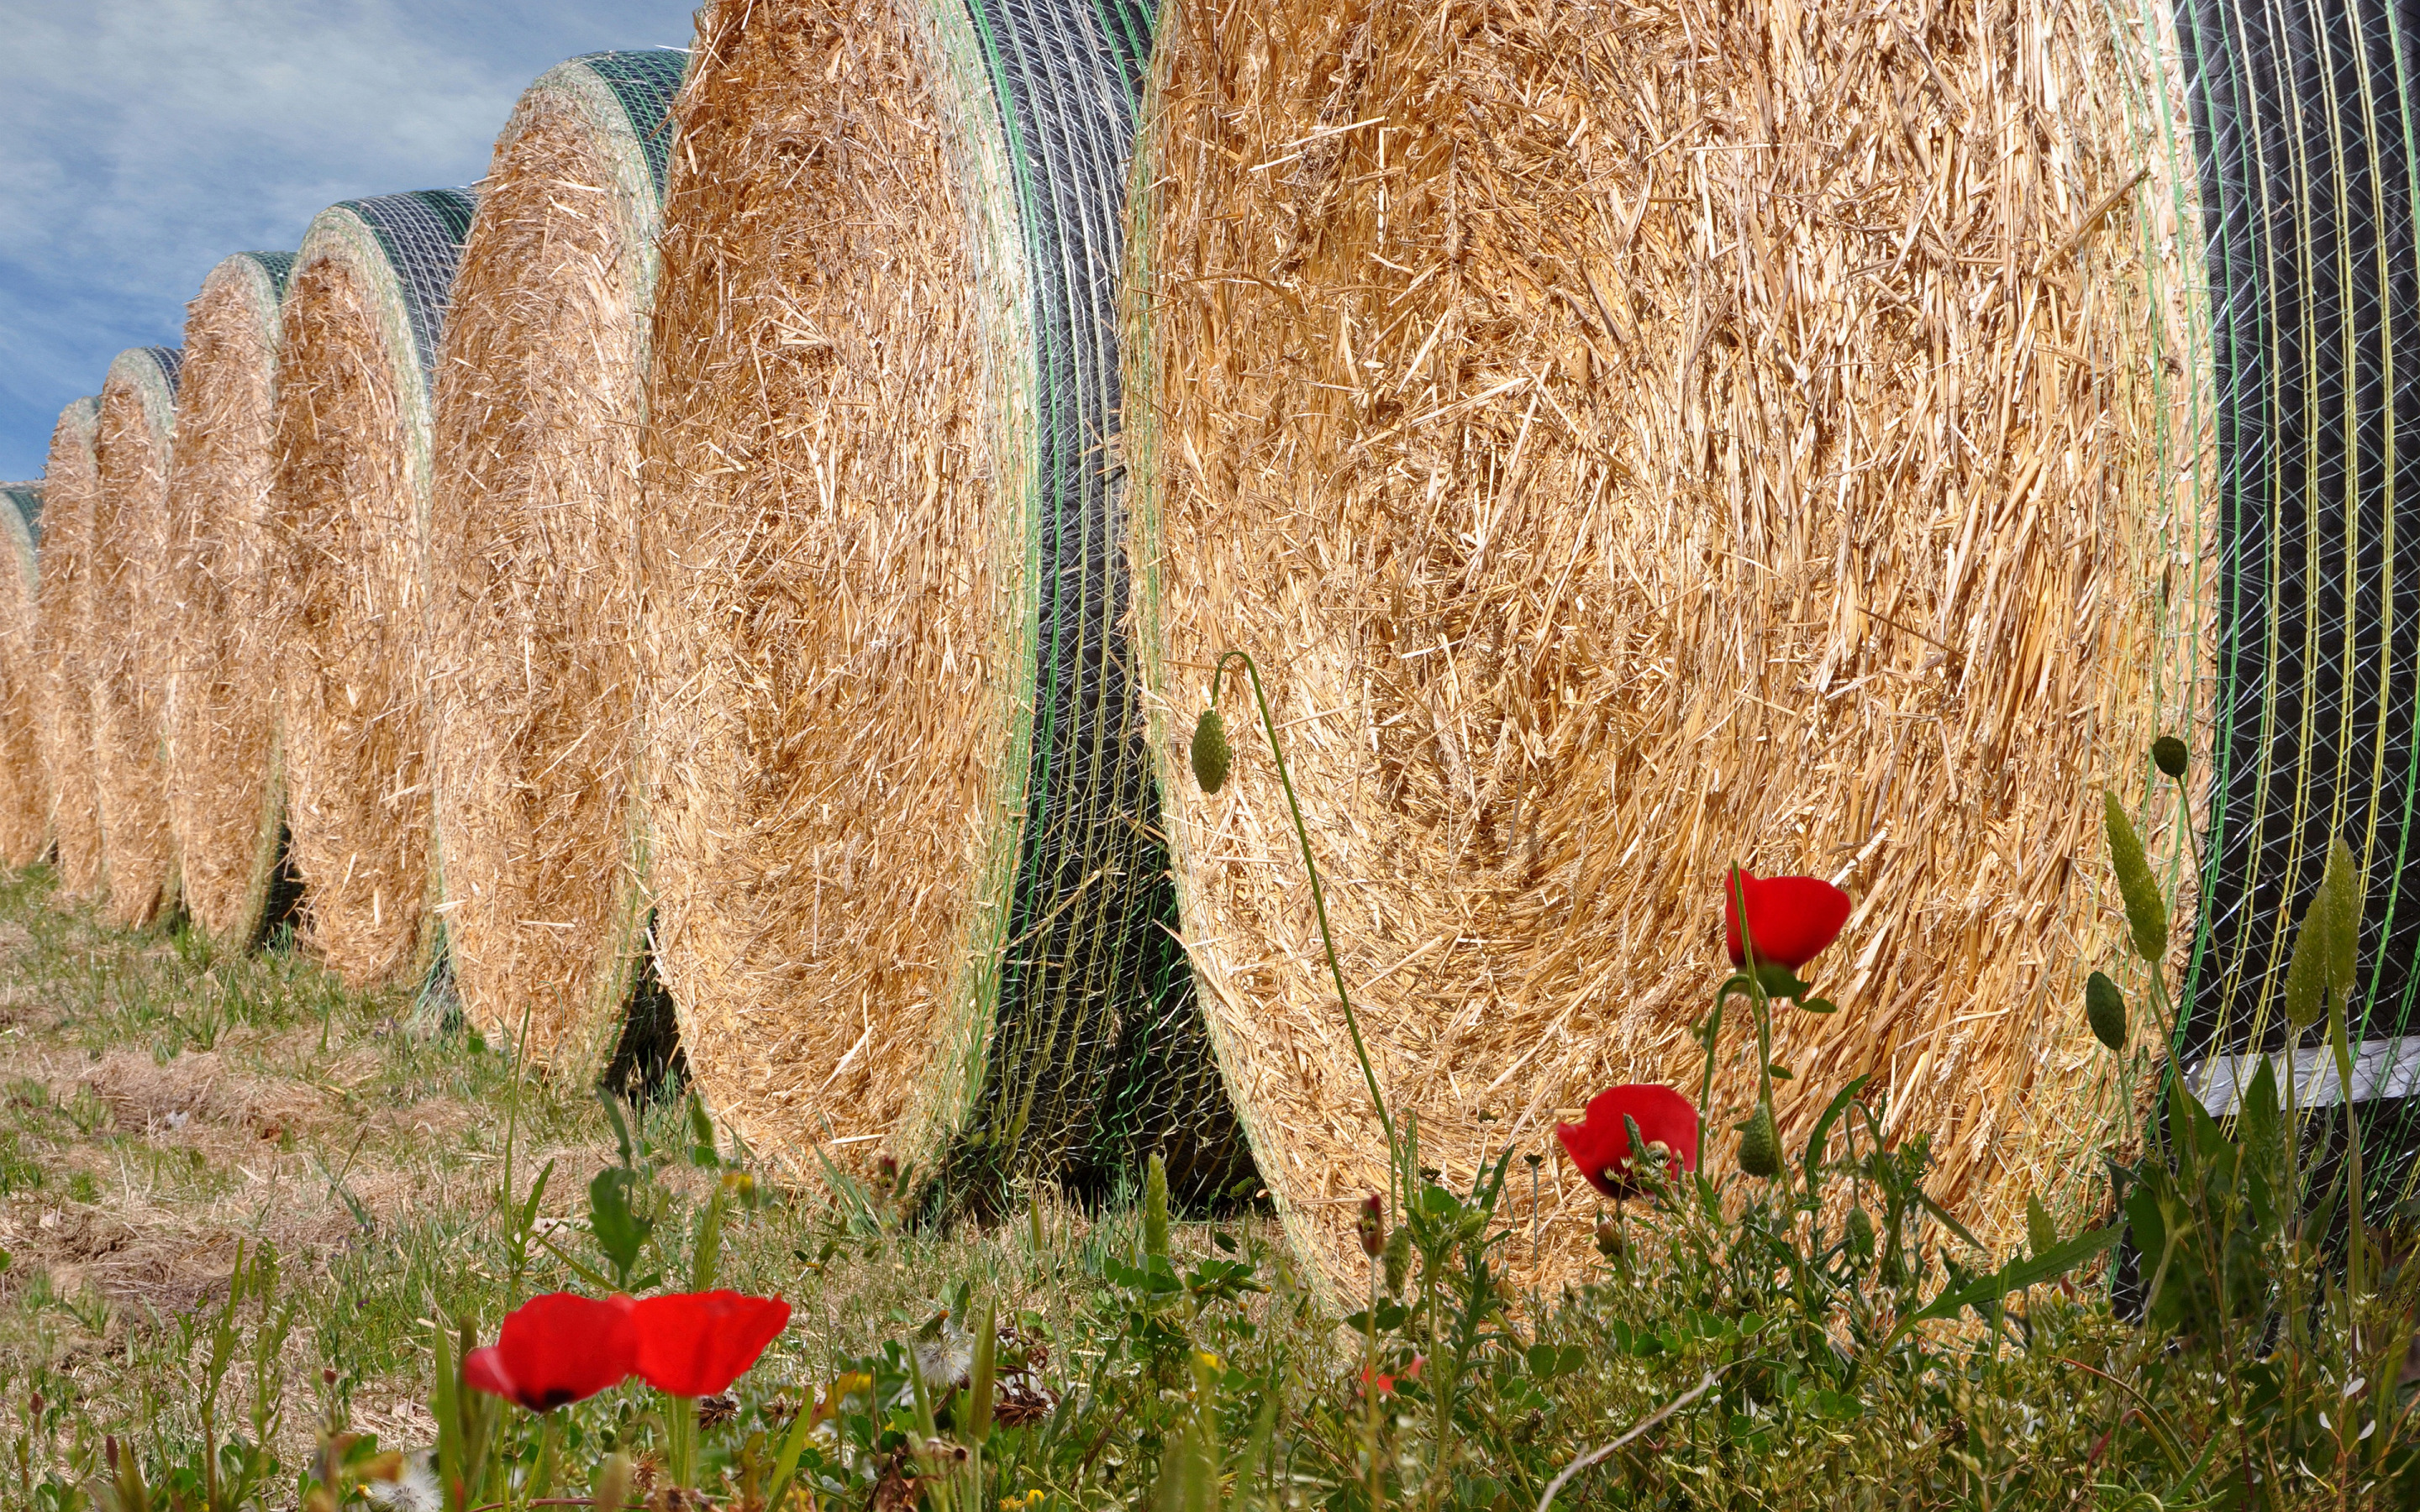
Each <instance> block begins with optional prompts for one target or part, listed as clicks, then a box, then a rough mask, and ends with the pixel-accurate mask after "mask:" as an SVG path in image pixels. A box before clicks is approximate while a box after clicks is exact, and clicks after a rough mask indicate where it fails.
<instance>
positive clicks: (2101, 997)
mask: <svg viewBox="0 0 2420 1512" xmlns="http://www.w3.org/2000/svg"><path fill="white" fill-rule="evenodd" d="M2084 1021H2085V1022H2086V1024H2089V1025H2091V1026H2092V1037H2093V1038H2094V1039H2096V1040H2098V1041H2101V1042H2102V1044H2105V1045H2107V1046H2108V1047H2109V1048H2110V1049H2112V1050H2123V1049H2125V1048H2126V998H2125V995H2123V994H2121V993H2119V992H2118V984H2117V983H2116V982H2114V981H2111V980H2109V979H2108V978H2107V977H2106V976H2104V975H2103V974H2102V973H2101V972H2098V971H2096V972H2094V973H2093V974H2092V975H2091V976H2089V977H2087V978H2086V979H2085V982H2084Z"/></svg>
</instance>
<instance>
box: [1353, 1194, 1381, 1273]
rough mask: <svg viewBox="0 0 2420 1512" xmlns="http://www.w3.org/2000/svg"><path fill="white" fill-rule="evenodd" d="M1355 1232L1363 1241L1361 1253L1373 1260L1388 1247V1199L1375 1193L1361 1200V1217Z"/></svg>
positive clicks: (1356, 1222) (1354, 1226) (1355, 1222)
mask: <svg viewBox="0 0 2420 1512" xmlns="http://www.w3.org/2000/svg"><path fill="white" fill-rule="evenodd" d="M1353 1229H1354V1232H1355V1233H1357V1234H1358V1235H1359V1236H1360V1239H1361V1253H1362V1254H1364V1255H1367V1256H1368V1257H1371V1258H1372V1259H1373V1260H1374V1259H1376V1258H1377V1257H1378V1252H1379V1251H1380V1250H1382V1249H1384V1248H1386V1245H1387V1199H1386V1198H1384V1197H1382V1196H1379V1195H1378V1194H1377V1193H1375V1192H1373V1193H1371V1194H1370V1195H1369V1196H1366V1197H1363V1198H1362V1199H1361V1215H1360V1217H1358V1218H1357V1219H1356V1220H1355V1221H1354V1224H1353Z"/></svg>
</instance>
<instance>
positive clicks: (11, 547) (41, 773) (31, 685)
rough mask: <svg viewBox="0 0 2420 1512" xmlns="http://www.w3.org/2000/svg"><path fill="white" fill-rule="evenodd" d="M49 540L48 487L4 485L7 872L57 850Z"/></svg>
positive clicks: (0, 861)
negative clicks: (45, 574) (45, 572)
mask: <svg viewBox="0 0 2420 1512" xmlns="http://www.w3.org/2000/svg"><path fill="white" fill-rule="evenodd" d="M41 538H42V486H41V485H40V484H39V483H10V484H0V866H28V865H31V864H32V863H34V862H36V861H39V860H40V859H41V858H42V856H43V855H44V854H45V853H46V852H48V851H49V850H50V846H51V799H50V791H49V788H48V785H47V782H46V770H45V768H44V766H43V764H42V758H41V749H40V744H39V743H40V739H41V720H40V718H39V715H38V712H37V711H38V709H39V704H40V699H41V671H40V666H41V664H40V662H39V660H38V659H37V658H36V656H35V650H34V625H35V618H34V615H35V609H34V605H35V599H36V596H37V595H38V594H39V593H40V591H41V579H40V576H39V572H40V569H39V565H38V557H37V548H39V546H40V544H41Z"/></svg>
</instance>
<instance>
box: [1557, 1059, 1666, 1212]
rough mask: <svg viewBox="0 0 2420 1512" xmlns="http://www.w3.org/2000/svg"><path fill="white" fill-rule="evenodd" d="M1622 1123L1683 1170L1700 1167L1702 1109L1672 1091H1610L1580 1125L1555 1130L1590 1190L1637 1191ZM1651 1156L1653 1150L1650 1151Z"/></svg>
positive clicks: (1648, 1085) (1647, 1085)
mask: <svg viewBox="0 0 2420 1512" xmlns="http://www.w3.org/2000/svg"><path fill="white" fill-rule="evenodd" d="M1624 1118H1627V1119H1630V1120H1631V1121H1632V1122H1634V1123H1636V1124H1637V1125H1638V1134H1639V1137H1640V1138H1642V1139H1645V1140H1646V1141H1647V1143H1648V1145H1649V1146H1650V1147H1653V1146H1656V1145H1661V1146H1663V1147H1664V1158H1665V1159H1666V1160H1668V1161H1671V1162H1675V1163H1677V1164H1678V1165H1680V1167H1681V1169H1683V1170H1684V1171H1694V1170H1696V1169H1697V1168H1698V1110H1697V1109H1696V1108H1693V1107H1691V1106H1690V1105H1689V1100H1688V1099H1687V1098H1685V1097H1683V1096H1682V1095H1681V1094H1680V1093H1678V1092H1676V1091H1674V1090H1672V1088H1668V1087H1658V1086H1656V1085H1655V1084H1653V1083H1652V1082H1635V1083H1632V1084H1631V1085H1629V1086H1626V1087H1608V1088H1606V1089H1605V1090H1604V1091H1602V1092H1599V1093H1598V1094H1597V1095H1596V1096H1594V1097H1592V1098H1590V1099H1589V1105H1588V1114H1587V1116H1586V1117H1585V1118H1583V1119H1580V1121H1579V1122H1577V1123H1558V1124H1556V1125H1555V1137H1556V1138H1558V1139H1560V1140H1561V1141H1562V1142H1563V1152H1564V1153H1565V1154H1567V1155H1569V1156H1571V1157H1572V1164H1573V1165H1576V1166H1578V1167H1579V1168H1580V1174H1581V1175H1582V1176H1585V1177H1587V1178H1588V1181H1589V1185H1590V1186H1592V1187H1595V1188H1596V1189H1597V1190H1598V1191H1600V1192H1602V1193H1604V1194H1605V1195H1606V1196H1609V1197H1625V1196H1630V1195H1632V1194H1633V1193H1635V1192H1637V1190H1638V1177H1637V1171H1636V1170H1635V1169H1634V1168H1633V1165H1632V1156H1631V1150H1630V1130H1629V1129H1628V1128H1627V1127H1626V1126H1625V1125H1624V1124H1623V1123H1622V1121H1621V1120H1622V1119H1624ZM1649 1153H1650V1154H1651V1155H1652V1154H1653V1153H1654V1150H1653V1149H1652V1148H1651V1149H1650V1150H1649Z"/></svg>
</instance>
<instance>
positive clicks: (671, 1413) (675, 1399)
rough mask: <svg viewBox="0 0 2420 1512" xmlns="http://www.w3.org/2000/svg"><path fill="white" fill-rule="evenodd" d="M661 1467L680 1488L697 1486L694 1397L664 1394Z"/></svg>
mask: <svg viewBox="0 0 2420 1512" xmlns="http://www.w3.org/2000/svg"><path fill="white" fill-rule="evenodd" d="M664 1440H665V1443H664V1448H665V1453H664V1468H665V1469H666V1470H668V1471H670V1472H671V1473H672V1479H673V1484H674V1485H675V1487H678V1488H679V1489H682V1490H685V1491H686V1490H694V1489H696V1487H697V1398H696V1397H694V1396H672V1395H670V1394H666V1395H665V1396H664Z"/></svg>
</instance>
